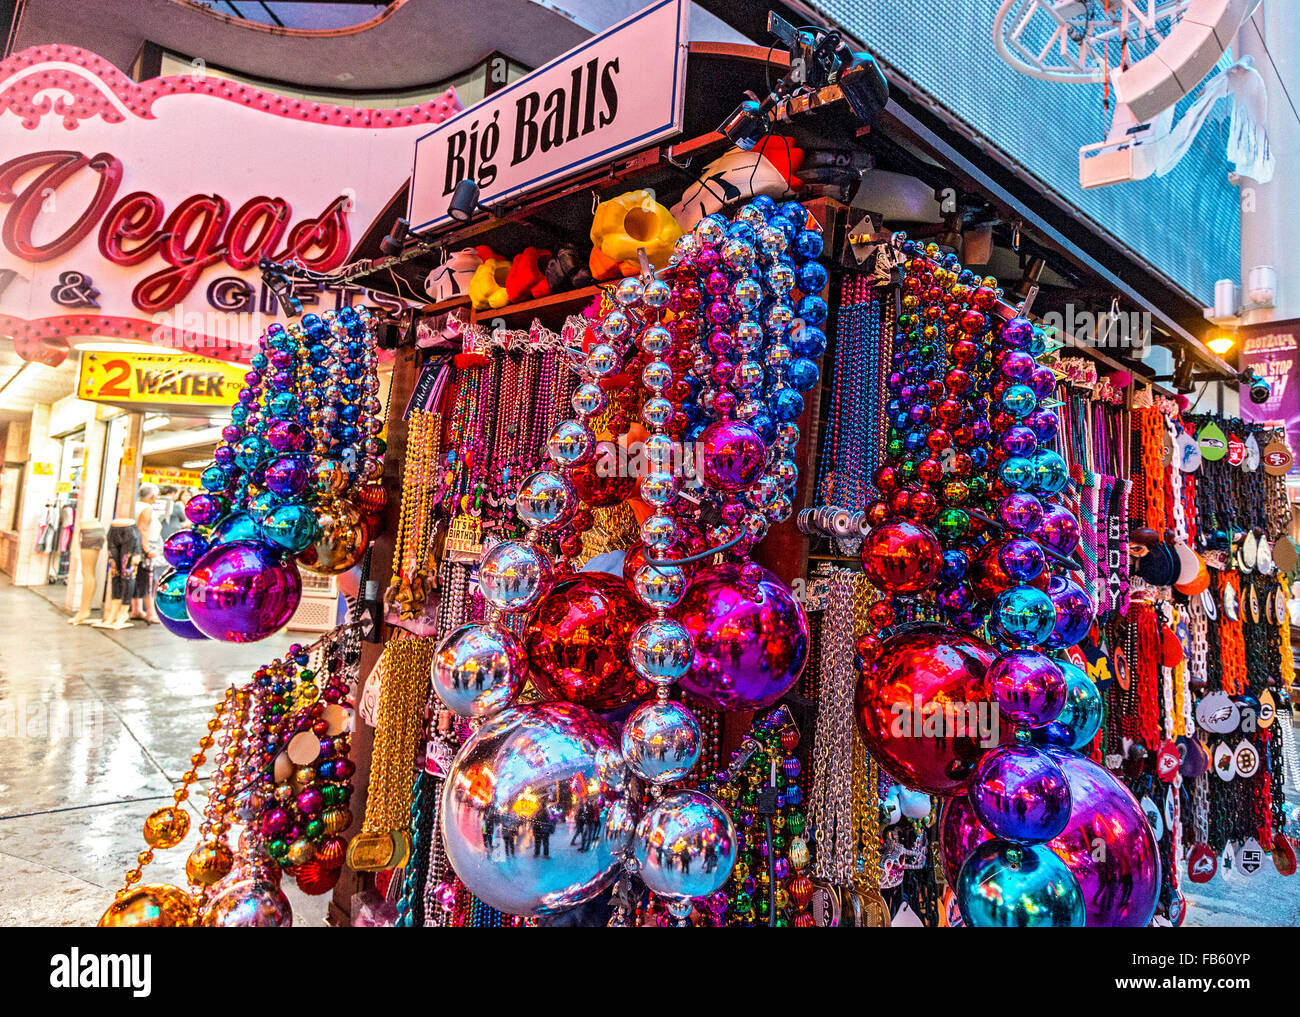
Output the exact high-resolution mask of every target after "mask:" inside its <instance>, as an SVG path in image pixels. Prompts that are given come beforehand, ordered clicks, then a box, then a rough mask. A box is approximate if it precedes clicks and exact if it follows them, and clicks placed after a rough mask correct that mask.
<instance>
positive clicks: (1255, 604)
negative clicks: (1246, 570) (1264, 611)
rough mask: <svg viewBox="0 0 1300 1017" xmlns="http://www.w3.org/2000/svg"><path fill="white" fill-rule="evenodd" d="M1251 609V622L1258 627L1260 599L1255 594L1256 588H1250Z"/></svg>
mask: <svg viewBox="0 0 1300 1017" xmlns="http://www.w3.org/2000/svg"><path fill="white" fill-rule="evenodd" d="M1247 603H1248V605H1249V607H1250V620H1251V621H1252V622H1254V623H1255V624H1256V625H1258V624H1259V597H1258V596H1257V595H1256V594H1255V587H1254V586H1251V587H1250V596H1249V597H1248V598H1247Z"/></svg>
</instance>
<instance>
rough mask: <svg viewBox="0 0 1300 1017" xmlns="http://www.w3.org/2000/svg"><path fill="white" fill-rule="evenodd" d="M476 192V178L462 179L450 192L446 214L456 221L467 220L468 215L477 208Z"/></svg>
mask: <svg viewBox="0 0 1300 1017" xmlns="http://www.w3.org/2000/svg"><path fill="white" fill-rule="evenodd" d="M478 194H479V186H478V181H477V180H469V179H466V180H462V181H461V182H460V183H458V184H457V185H456V189H455V190H454V191H452V192H451V204H450V205H448V206H447V214H448V215H449V216H451V217H452V218H453V219H454V220H456V222H469V220H470V216H472V215H473V214H474V210H475V209H476V208H478Z"/></svg>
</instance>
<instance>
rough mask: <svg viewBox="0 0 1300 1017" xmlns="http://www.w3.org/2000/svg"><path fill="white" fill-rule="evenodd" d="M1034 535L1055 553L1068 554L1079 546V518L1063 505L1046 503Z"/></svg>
mask: <svg viewBox="0 0 1300 1017" xmlns="http://www.w3.org/2000/svg"><path fill="white" fill-rule="evenodd" d="M1034 536H1035V537H1037V538H1038V539H1039V540H1040V541H1042V543H1043V544H1045V545H1046V546H1047V547H1049V548H1051V550H1053V551H1055V552H1056V553H1057V554H1061V555H1066V556H1069V555H1071V554H1073V553H1074V549H1075V548H1076V547H1078V546H1079V520H1078V519H1076V518H1075V517H1074V513H1073V512H1071V511H1070V510H1069V509H1068V508H1066V507H1065V506H1064V505H1048V506H1047V508H1046V509H1045V510H1044V512H1043V520H1042V522H1041V523H1039V524H1038V529H1037V530H1036V531H1035V532H1034Z"/></svg>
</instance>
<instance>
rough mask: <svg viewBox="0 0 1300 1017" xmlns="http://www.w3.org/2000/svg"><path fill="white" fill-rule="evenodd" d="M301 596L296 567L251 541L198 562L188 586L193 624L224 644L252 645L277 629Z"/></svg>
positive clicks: (187, 600) (232, 545)
mask: <svg viewBox="0 0 1300 1017" xmlns="http://www.w3.org/2000/svg"><path fill="white" fill-rule="evenodd" d="M301 598H302V577H301V576H300V575H299V574H298V568H297V566H296V565H294V564H293V562H292V561H285V560H284V558H283V557H282V556H281V555H280V554H279V553H277V552H276V551H273V550H272V549H270V548H268V547H267V546H266V545H264V544H259V543H256V542H254V541H251V540H235V541H231V542H230V543H228V544H222V545H220V546H219V547H214V548H212V550H210V551H209V552H208V553H207V554H205V555H204V556H203V557H202V558H200V559H199V560H198V561H197V562H195V564H194V567H193V568H192V569H191V570H190V578H189V580H188V582H187V583H186V584H185V607H186V610H187V611H189V615H190V621H192V622H193V623H194V624H195V625H196V626H197V627H198V630H199V631H200V632H202V633H203V634H204V635H206V636H208V637H209V638H211V639H219V640H221V641H222V642H226V643H254V642H257V640H259V639H265V638H266V637H267V636H269V635H271V633H273V632H277V631H279V630H280V629H281V628H283V627H284V625H285V623H286V622H288V621H289V619H290V617H292V616H293V612H294V611H295V610H297V608H298V601H299V600H300V599H301Z"/></svg>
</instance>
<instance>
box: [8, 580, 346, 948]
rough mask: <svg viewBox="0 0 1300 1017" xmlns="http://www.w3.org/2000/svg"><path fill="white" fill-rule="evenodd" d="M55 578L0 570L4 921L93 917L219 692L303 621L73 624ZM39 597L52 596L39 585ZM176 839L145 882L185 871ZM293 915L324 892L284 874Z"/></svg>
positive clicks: (318, 913)
mask: <svg viewBox="0 0 1300 1017" xmlns="http://www.w3.org/2000/svg"><path fill="white" fill-rule="evenodd" d="M63 592H64V590H63V587H61V586H60V587H49V588H36V589H31V588H15V587H13V586H11V585H10V584H9V582H8V580H7V579H6V578H2V577H0V634H2V636H0V925H94V924H95V922H97V921H98V920H99V916H100V915H101V914H102V913H103V911H104V909H105V908H106V907H107V906H108V905H109V903H111V901H112V899H113V894H114V893H115V892H116V891H117V890H118V888H120V887H121V885H122V876H123V874H124V873H125V872H126V870H127V869H128V868H130V867H131V866H132V865H133V864H134V863H135V856H136V853H137V852H139V851H141V850H142V849H143V848H144V846H145V845H144V839H143V837H142V834H141V826H142V824H143V822H144V818H145V816H147V815H148V814H149V813H150V812H152V811H153V810H154V809H156V808H159V807H160V806H162V805H164V804H166V803H168V802H169V801H170V799H171V792H172V791H173V790H174V789H175V788H176V787H178V786H179V784H180V778H181V774H183V773H184V772H185V770H187V769H188V768H189V758H190V756H191V755H192V754H193V753H194V751H195V749H196V748H197V743H198V740H199V738H200V737H202V736H203V734H204V733H205V727H204V725H205V724H206V722H207V720H208V719H209V718H210V717H211V716H212V708H213V706H214V705H215V703H216V702H217V700H218V699H219V698H220V697H221V694H222V692H223V691H224V690H225V688H226V687H227V686H228V685H230V684H231V683H232V682H241V681H245V680H246V679H247V678H248V676H249V674H250V673H251V672H252V671H253V669H254V668H256V667H257V666H258V665H260V664H263V663H266V662H267V661H270V660H272V659H274V658H275V657H277V656H279V655H280V654H282V653H283V652H284V650H285V648H286V647H288V646H289V644H290V643H292V642H295V641H304V642H305V641H309V640H310V638H311V637H310V635H307V634H298V635H297V636H294V635H289V634H283V635H278V636H273V637H272V638H270V639H267V640H264V641H263V642H260V643H254V644H250V645H244V646H240V645H234V644H228V643H214V642H190V641H187V640H183V639H178V638H177V637H175V636H173V635H171V634H170V633H168V632H167V631H166V630H164V629H163V628H162V627H161V626H159V625H153V626H145V625H144V623H143V622H137V623H136V624H135V625H134V626H133V627H132V628H130V629H124V630H121V631H112V630H106V629H95V628H91V627H90V626H89V625H84V626H72V625H69V624H68V623H67V614H66V613H65V612H64V611H63V609H62V599H63ZM47 598H48V599H47ZM194 798H195V799H197V801H194V800H192V801H191V810H192V817H191V818H192V819H193V824H192V827H191V832H190V835H189V837H187V839H186V841H185V842H184V843H183V844H182V845H180V846H178V847H176V848H172V849H170V850H166V851H163V850H159V851H157V852H155V860H154V862H153V863H152V864H151V865H150V866H149V867H148V868H146V869H145V875H144V882H147V883H153V882H170V883H178V884H179V885H182V886H183V885H185V875H184V872H185V858H186V855H187V854H188V853H189V850H190V849H191V848H192V847H193V846H194V844H195V843H196V842H197V833H196V831H197V827H198V825H199V816H198V812H197V809H199V808H201V807H202V796H201V794H196V795H195V796H194ZM285 890H286V893H287V894H288V896H289V898H290V901H291V902H292V904H293V909H294V921H295V924H299V925H321V924H323V922H324V915H325V909H326V904H327V901H328V896H325V897H306V896H304V895H303V894H301V893H299V892H298V890H297V888H296V887H294V886H293V885H292V880H285Z"/></svg>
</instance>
